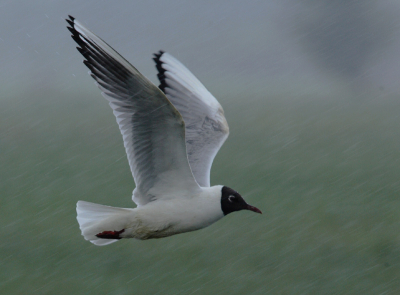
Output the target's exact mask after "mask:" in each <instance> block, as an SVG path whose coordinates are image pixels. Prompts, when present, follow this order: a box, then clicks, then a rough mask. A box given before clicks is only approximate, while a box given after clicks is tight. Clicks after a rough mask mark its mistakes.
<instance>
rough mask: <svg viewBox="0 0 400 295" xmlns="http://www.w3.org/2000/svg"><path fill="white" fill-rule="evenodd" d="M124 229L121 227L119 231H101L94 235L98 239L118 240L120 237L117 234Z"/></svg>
mask: <svg viewBox="0 0 400 295" xmlns="http://www.w3.org/2000/svg"><path fill="white" fill-rule="evenodd" d="M124 231H125V229H121V230H120V231H107V230H106V231H103V232H101V233H99V234H97V235H96V237H98V238H100V239H114V240H120V239H122V238H121V237H120V236H119V235H120V234H122V233H123V232H124Z"/></svg>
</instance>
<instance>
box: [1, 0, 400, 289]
mask: <svg viewBox="0 0 400 295" xmlns="http://www.w3.org/2000/svg"><path fill="white" fill-rule="evenodd" d="M339 2H341V1H339ZM367 2H368V1H367ZM367 2H365V3H367ZM10 3H11V2H7V1H3V2H1V1H0V4H2V5H3V8H4V9H3V10H2V12H1V13H2V14H3V16H4V18H3V20H2V22H3V24H2V26H3V28H6V25H8V29H7V30H4V31H3V35H0V38H1V40H0V41H1V42H2V43H0V45H1V46H2V49H3V52H4V54H5V55H4V56H3V59H2V60H1V63H2V65H3V71H2V73H1V74H0V76H1V77H2V81H3V84H2V85H3V87H2V90H1V98H0V196H1V201H0V204H1V206H0V224H1V234H2V236H3V238H2V239H1V240H0V261H1V264H2V267H1V268H0V294H92V293H96V294H399V292H400V239H399V232H400V198H399V191H400V149H399V147H400V128H399V126H400V100H399V93H400V91H399V89H398V80H396V79H398V78H400V74H398V73H399V72H398V70H397V69H395V68H396V62H395V61H396V58H398V57H399V55H398V53H396V52H397V51H395V50H394V49H395V48H398V47H396V46H397V45H398V43H399V42H398V39H397V38H396V37H397V36H398V28H399V27H398V26H396V25H395V24H394V23H391V22H390V21H388V22H387V23H384V24H382V23H383V20H382V19H384V18H383V17H382V16H381V14H382V11H384V9H388V7H385V6H384V5H383V6H382V7H384V9H383V8H382V7H381V8H382V9H381V10H376V9H375V8H376V7H375V8H374V7H372V8H371V7H370V8H369V10H368V9H367V8H368V7H367V8H365V9H366V10H365V11H367V12H368V13H369V15H370V16H371V19H368V20H370V21H372V20H373V17H375V16H376V15H377V14H378V16H379V17H378V16H377V19H378V20H382V21H378V22H377V23H379V24H381V26H382V30H381V31H378V32H375V31H373V30H372V31H367V33H370V34H372V36H374V34H380V32H382V31H384V32H387V31H390V32H391V33H390V34H389V33H387V36H390V37H388V38H387V39H385V41H382V40H379V42H381V43H380V44H381V45H382V44H383V45H385V46H386V47H385V48H386V49H385V50H383V49H382V48H383V47H384V46H383V45H382V46H375V45H374V46H373V48H371V49H370V50H371V52H372V53H371V52H370V53H368V54H366V55H365V56H366V57H365V58H364V59H362V60H361V61H359V64H353V65H351V67H349V69H347V70H346V69H345V68H346V67H345V65H346V64H348V62H346V60H345V61H343V58H341V57H342V55H341V54H342V53H343V52H344V51H343V50H344V49H340V48H339V49H338V50H337V51H336V53H335V50H334V49H332V51H331V53H332V54H333V55H334V56H336V58H337V59H336V60H337V64H340V63H342V65H343V66H342V67H339V66H338V67H337V68H336V67H331V66H330V65H331V61H330V60H329V59H327V58H324V57H323V54H322V53H323V52H322V51H323V50H322V49H315V50H317V52H318V53H319V55H315V56H314V57H315V58H310V56H311V57H312V56H313V55H312V54H310V55H307V54H304V55H303V53H302V52H303V51H301V50H299V51H296V50H295V49H293V46H289V47H290V48H285V45H288V44H289V43H290V42H292V41H288V40H289V39H286V38H283V37H280V36H281V34H280V33H282V34H284V32H282V31H280V29H278V28H277V27H274V24H271V23H270V22H269V21H268V20H264V18H263V13H262V12H264V11H265V14H267V15H268V16H271V17H272V19H273V20H274V18H273V16H272V15H273V14H278V15H280V16H286V17H289V16H290V15H291V16H293V18H295V19H296V17H298V16H308V17H309V18H310V19H311V16H316V15H319V16H320V17H323V16H324V14H323V13H321V11H323V10H322V8H323V7H324V5H325V6H327V8H326V9H328V10H329V9H332V7H329V4H327V2H326V3H325V1H322V2H321V3H323V4H321V6H319V7H318V9H319V10H318V11H316V8H315V7H310V4H309V2H308V1H301V2H300V3H301V5H303V6H300V7H299V6H298V5H297V4H294V2H291V1H286V2H282V3H283V4H277V3H278V2H276V1H270V2H268V1H267V2H266V3H267V4H260V3H258V4H257V5H258V6H257V5H254V7H253V6H251V5H249V6H247V5H246V6H243V4H240V2H239V1H234V4H232V6H229V5H228V4H229V3H230V2H221V3H225V5H226V7H225V6H224V5H222V4H212V3H206V4H202V5H200V4H199V6H201V7H202V9H201V10H199V9H198V7H197V6H196V7H194V8H193V7H191V6H190V5H188V4H183V2H179V1H172V2H171V3H172V4H171V5H166V4H161V2H160V1H152V2H149V3H147V2H140V3H139V4H140V5H139V4H138V5H139V6H140V7H133V8H132V4H131V3H130V2H129V1H128V2H125V3H124V4H123V5H122V4H119V6H118V5H116V4H112V3H105V2H100V4H96V3H97V2H94V1H83V2H78V1H71V2H70V3H68V5H67V4H66V3H64V2H60V3H59V4H55V3H50V2H49V3H48V2H45V1H43V2H40V1H39V2H38V3H39V4H37V5H35V6H34V7H31V8H32V9H28V8H29V4H28V2H26V4H27V5H28V7H23V8H17V7H16V6H15V7H14V5H13V4H10ZM121 3H122V2H121ZM349 3H356V1H349ZM368 3H369V4H368V5H370V3H371V2H368ZM381 3H387V2H385V1H382V2H381ZM341 4H342V5H344V6H346V5H345V4H344V2H341ZM74 5H75V6H74ZM218 5H219V6H218ZM280 5H281V6H280ZM299 5H300V4H299ZM354 5H356V4H354ZM216 6H217V7H216ZM346 7H347V10H344V11H349V9H350V8H351V7H353V6H350V8H349V6H346ZM396 7H398V6H396ZM127 8H129V9H127ZM299 8H302V9H299ZM389 8H390V7H389ZM7 9H8V12H9V13H6V12H7ZM110 9H111V12H112V13H111V12H110ZM374 9H375V10H374ZM24 10H26V12H25V14H24V13H22V12H21V11H24ZM126 10H129V12H130V13H132V14H134V15H135V16H137V17H140V15H142V18H141V19H140V20H137V19H135V18H129V14H128V13H127V12H126ZM153 10H155V12H154V14H153V15H152V11H153ZM391 10H392V11H395V12H398V10H395V9H394V8H393V7H391ZM4 11H6V12H4ZM15 11H18V12H21V13H20V14H14V15H13V17H11V16H10V15H12V14H11V12H15ZM29 11H30V12H31V13H30V14H29V13H28V12H29ZM107 11H108V12H109V13H108V14H107ZM260 11H261V12H260ZM293 11H300V12H301V13H299V14H296V13H294V12H293ZM331 11H332V10H331ZM350 11H351V10H350ZM74 12H75V14H74ZM167 12H168V13H167ZM68 13H70V14H73V15H74V16H76V17H79V14H81V18H82V21H83V22H84V23H85V19H86V20H88V21H89V22H90V24H91V26H89V28H91V29H93V30H94V31H95V32H96V33H97V34H99V35H100V36H101V37H104V39H106V41H108V42H109V43H111V45H112V46H114V44H115V43H116V44H115V46H114V47H115V48H116V49H117V50H119V49H120V48H121V49H122V50H119V51H120V52H121V53H123V54H126V55H127V56H126V57H127V58H128V59H129V60H131V61H132V63H133V64H134V65H136V66H138V68H139V70H141V71H142V69H143V72H144V73H145V74H146V75H148V76H149V77H150V78H151V80H152V81H154V82H156V79H155V73H156V71H155V69H154V68H153V64H152V62H151V60H150V54H151V53H152V52H155V51H157V50H158V49H160V48H162V49H164V50H169V48H167V47H168V46H165V47H164V45H162V43H165V44H169V46H170V47H172V49H173V50H171V53H172V54H173V55H175V56H176V57H177V58H178V59H181V60H182V61H183V62H184V63H185V64H187V65H188V67H189V68H190V69H191V70H192V71H193V72H194V74H196V75H197V76H198V77H199V78H200V79H201V80H202V81H203V82H204V84H205V85H206V87H208V88H209V90H210V91H211V92H212V93H213V94H214V95H215V96H216V97H217V98H218V100H219V101H220V103H221V104H222V106H223V107H224V110H225V114H226V117H227V120H228V122H229V125H230V130H231V134H230V137H229V138H228V140H227V142H226V143H225V145H224V146H223V147H222V149H221V151H220V153H219V154H218V155H217V157H216V159H215V161H214V165H213V169H212V175H211V183H212V184H224V185H227V186H230V187H232V188H234V189H236V190H238V191H239V192H240V193H241V194H242V195H243V196H244V197H245V198H246V200H247V201H248V202H249V203H250V204H252V205H255V206H257V207H258V208H260V209H261V210H262V211H263V215H258V214H252V213H250V212H239V213H235V214H232V215H229V216H227V217H225V218H223V219H222V220H221V221H219V222H217V223H215V224H213V225H212V226H210V227H208V228H206V229H203V230H200V231H196V232H192V233H187V234H182V235H177V236H173V237H169V238H165V239H160V240H149V241H136V240H122V241H119V242H118V243H115V244H112V245H109V246H105V247H96V246H94V245H92V244H90V243H89V242H87V241H85V240H84V239H83V237H82V236H81V235H80V231H79V228H78V224H77V222H76V213H75V204H76V202H77V201H78V200H86V201H91V202H96V203H100V204H107V205H111V206H118V207H132V206H134V205H133V203H132V201H131V192H132V190H133V188H134V182H133V179H132V177H131V174H130V171H129V166H128V163H127V159H126V155H125V151H124V148H123V143H122V138H121V135H120V133H119V130H118V127H117V124H116V123H115V118H114V116H113V114H112V112H111V110H110V108H109V106H108V104H107V102H106V101H105V100H104V99H103V98H102V97H101V95H100V94H99V91H98V89H96V87H95V86H94V85H93V84H92V80H91V79H90V77H88V75H87V74H86V72H87V70H86V68H85V67H84V66H83V65H82V64H81V60H82V58H81V57H80V55H79V53H78V52H76V50H75V49H74V47H75V44H74V42H73V41H72V39H70V37H69V35H70V34H69V32H68V31H67V30H66V29H65V24H64V21H63V19H62V18H64V17H65V16H66V15H67V14H68ZM197 13H199V15H198V14H197ZM279 13H280V14H279ZM354 13H355V15H356V16H358V14H357V12H354ZM368 13H367V15H368ZM6 14H7V15H6ZM288 14H289V16H288ZM338 14H339V15H340V13H339V12H338ZM182 15H184V16H185V17H183V16H182ZM362 15H363V17H366V16H365V15H366V14H362ZM389 15H390V14H389ZM46 16H47V17H46ZM194 16H196V17H197V18H196V19H195V20H191V17H194ZM201 16H208V18H206V19H205V20H204V19H202V18H201ZM24 17H25V18H24ZM39 17H43V19H48V20H50V21H49V22H46V21H45V20H39V21H37V19H35V18H39ZM176 17H182V18H181V22H179V23H176V24H175V26H169V25H168V22H165V23H164V21H166V19H167V20H170V21H171V22H172V23H173V21H174V19H176ZM128 18H129V21H130V22H132V23H136V22H137V24H138V26H139V28H136V29H137V30H136V29H135V27H134V26H132V27H129V29H124V28H125V27H124V26H126V27H128V26H127V25H126V23H124V22H126V19H128ZM344 19H345V20H346V17H344ZM356 19H357V18H356ZM386 19H389V20H390V18H389V17H387V18H386ZM115 20H118V21H115ZM119 20H121V21H120V22H119ZM318 20H319V19H317V20H316V21H318ZM9 21H10V22H12V21H14V22H15V23H16V24H19V26H18V25H15V26H13V27H12V28H10V27H9V25H10V24H9V23H7V22H9ZM35 21H37V22H36V23H35ZM360 21H361V24H363V21H365V20H363V19H361V20H360ZM30 22H32V23H35V24H37V25H34V26H32V25H30ZM153 22H155V23H156V24H157V25H154V26H151V24H152V23H153ZM237 22H239V23H237ZM193 23H195V24H194V25H193ZM343 23H345V24H348V23H346V21H341V19H340V18H337V19H333V20H331V22H330V26H328V27H327V28H326V30H327V32H331V33H332V31H333V33H334V32H335V30H339V29H338V26H335V24H340V25H342V24H343ZM366 23H368V22H366ZM85 24H87V23H85ZM230 24H237V26H236V27H234V28H232V29H229V30H228V29H227V27H228V25H230ZM258 24H264V25H263V26H262V28H261V29H260V28H259V26H258ZM275 24H276V23H275ZM87 25H89V24H87ZM163 25H165V26H164V27H163ZM350 25H351V24H350ZM358 25H359V24H358ZM358 25H354V27H356V28H359V27H358ZM96 26H97V29H96ZM102 26H103V27H102ZM114 26H115V27H114ZM344 26H345V25H344ZM339 27H340V26H339ZM377 27H379V26H377ZM101 28H106V29H107V31H105V32H103V33H102V29H101ZM180 28H182V31H185V32H186V33H185V34H187V35H182V36H181V35H179V29H180ZM288 28H291V29H292V30H293V31H295V32H293V34H295V35H296V34H300V33H298V32H297V31H296V30H295V29H297V28H296V27H295V26H294V25H293V24H291V25H290V26H289V27H288ZM385 28H389V29H388V30H386V31H385ZM163 29H165V32H163ZM219 29H220V30H219ZM330 29H331V30H330ZM367 29H368V28H367ZM304 30H306V31H307V30H309V27H307V26H305V28H304ZM138 31H139V33H138ZM283 31H285V30H283ZM339 31H340V30H339ZM115 32H118V33H117V34H116V33H115ZM285 32H286V33H287V31H285ZM310 32H311V33H310V34H314V33H315V32H314V31H312V30H310ZM312 32H314V33H312ZM344 32H347V30H346V29H344ZM167 33H169V34H167ZM194 33H197V35H196V34H194ZM200 33H201V34H200ZM261 33H262V36H263V39H262V40H261V41H260V36H261V35H260V34H261ZM333 33H332V34H333ZM26 34H28V35H29V36H30V37H27V36H26ZM35 34H36V36H34V35H35ZM107 34H108V35H109V38H106V37H107V36H104V35H107ZM153 34H154V35H153ZM163 34H164V36H162V35H163ZM174 34H175V35H174ZM199 34H200V36H199ZM380 35H382V34H380ZM160 36H161V37H160ZM184 36H186V37H187V38H188V39H186V37H185V38H184ZM222 36H224V37H226V38H225V39H223V40H222V41H221V40H220V39H221V38H220V37H222ZM298 36H300V35H298ZM318 36H320V35H319V33H318V34H317V33H315V35H314V37H313V38H317V39H318V40H319V38H318ZM360 36H364V37H365V35H363V34H360ZM364 37H360V38H364ZM19 38H20V39H19ZM110 38H111V40H109V39H110ZM170 38H172V39H174V38H175V39H176V40H178V41H179V42H176V40H172V41H171V40H170ZM191 38H192V39H191ZM274 38H276V39H274ZM280 38H281V39H280ZM194 40H197V43H196V42H195V41H194ZM199 40H200V41H199ZM272 40H274V41H276V42H278V43H275V45H269V44H270V43H271V41H272ZM313 40H314V39H313ZM388 40H389V41H390V40H391V41H390V42H389V41H388ZM358 41H360V40H358ZM168 42H170V43H168ZM218 42H223V43H224V44H225V47H221V46H218V44H220V43H218ZM288 42H289V43H288ZM385 42H386V43H385ZM338 43H340V42H336V41H335V44H336V45H338V46H339V47H340V44H338ZM350 43H352V44H355V42H350ZM361 43H362V42H361ZM119 44H120V45H119ZM121 44H122V45H121ZM160 44H161V45H160ZM210 44H211V46H210ZM277 44H278V45H277ZM290 44H291V43H290ZM310 44H312V42H311V43H310ZM362 44H364V45H363V46H366V45H365V44H366V43H362ZM264 45H265V47H264ZM269 46H276V47H277V48H275V47H273V48H271V47H269ZM354 46H356V45H354ZM360 46H361V45H360ZM363 46H361V47H363ZM132 47H134V48H132ZM231 47H232V48H231ZM18 48H20V49H18ZM149 48H150V49H149ZM321 48H323V47H321ZM376 48H379V49H376ZM13 49H14V50H13ZM227 49H229V50H231V51H229V50H228V51H226V50H227ZM285 50H286V51H285ZM35 51H37V52H38V53H35ZM279 51H282V52H283V53H282V54H283V55H281V56H280V55H279V54H278V55H275V53H277V52H279ZM43 52H44V53H43ZM285 52H286V53H285ZM288 52H289V53H288ZM296 52H297V53H296ZM307 52H312V50H311V51H307ZM180 53H181V54H180ZM30 54H32V55H30ZM35 54H37V56H36V55H35ZM238 54H240V56H238ZM285 54H287V55H285ZM321 54H322V57H321ZM335 54H336V55H335ZM352 54H353V55H351V54H349V56H346V58H347V61H353V60H355V59H356V57H355V56H358V55H360V54H361V53H359V52H355V53H352ZM263 55H265V56H266V58H265V59H260V57H261V56H263ZM289 55H290V59H289V61H288V60H287V59H288V58H289ZM352 57H353V58H352ZM367 57H368V58H367ZM316 60H320V61H319V62H316V64H318V66H315V65H311V64H313V63H314V62H315V61H316ZM321 61H324V62H321ZM334 61H335V60H334ZM374 62H375V64H374ZM397 65H398V62H397ZM351 69H352V70H354V72H352V71H351ZM396 81H397V82H396Z"/></svg>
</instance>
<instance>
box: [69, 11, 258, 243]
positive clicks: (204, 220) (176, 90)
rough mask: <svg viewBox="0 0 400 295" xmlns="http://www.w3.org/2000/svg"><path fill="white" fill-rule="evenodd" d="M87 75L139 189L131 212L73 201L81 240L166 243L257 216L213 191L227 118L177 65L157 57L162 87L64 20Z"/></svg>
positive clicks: (231, 194) (224, 190) (228, 192)
mask: <svg viewBox="0 0 400 295" xmlns="http://www.w3.org/2000/svg"><path fill="white" fill-rule="evenodd" d="M67 22H68V23H69V25H70V27H68V29H69V30H70V31H71V33H72V38H73V39H74V40H75V41H76V42H77V43H78V45H79V47H77V49H78V51H79V52H80V53H81V54H82V55H83V56H84V58H85V60H84V64H85V65H86V66H87V67H88V68H89V69H90V71H89V74H90V75H91V76H92V77H93V78H94V79H95V80H96V84H97V86H98V87H99V88H100V89H101V91H102V94H103V96H104V97H105V98H106V99H107V100H108V101H109V104H110V106H111V108H112V110H113V112H114V115H115V117H116V118H117V122H118V125H119V128H120V130H121V133H122V136H123V139H124V146H125V150H126V153H127V156H128V161H129V166H130V168H131V171H132V174H133V178H134V180H135V183H136V188H135V189H134V191H133V196H132V199H133V201H134V202H135V203H136V204H137V207H136V208H134V209H130V208H115V207H110V206H104V205H99V204H94V203H89V202H84V201H78V203H77V208H76V211H77V213H78V216H77V219H78V222H79V227H80V229H81V231H82V235H83V236H84V238H85V239H86V240H88V241H90V242H92V243H93V244H95V245H107V244H110V243H113V242H116V241H118V240H119V239H121V238H136V239H141V240H146V239H152V238H163V237H167V236H171V235H175V234H179V233H184V232H189V231H194V230H198V229H201V228H204V227H206V226H209V225H210V224H212V223H214V222H216V221H217V220H219V219H221V218H222V217H224V216H225V215H227V214H229V213H231V212H234V211H239V210H243V209H246V210H251V211H253V212H257V213H261V211H260V210H259V209H257V208H256V207H253V206H250V205H249V204H247V203H246V202H245V201H244V200H243V198H242V197H241V196H240V194H238V193H237V192H236V191H234V190H233V189H231V188H228V187H226V186H222V185H216V186H211V187H210V169H211V164H212V162H213V160H214V157H215V155H216V154H217V152H218V150H219V149H220V147H221V146H222V144H223V143H224V141H225V140H226V138H227V137H228V134H229V128H228V124H227V122H226V120H225V116H224V111H223V110H222V107H221V105H220V104H219V103H218V101H217V100H216V99H215V98H214V96H212V95H211V93H210V92H208V90H207V89H206V88H205V87H204V86H203V84H201V83H200V81H199V80H198V79H197V78H196V77H195V76H194V75H193V74H192V73H191V72H190V71H189V70H188V69H187V68H186V67H185V66H184V65H182V64H181V63H180V62H179V61H178V60H176V59H175V58H174V57H172V56H171V55H169V54H168V53H164V52H162V51H160V52H159V53H157V54H155V57H154V61H155V62H156V67H157V70H158V78H159V80H160V82H161V84H160V86H159V87H157V86H155V85H154V84H153V83H152V82H150V81H149V80H148V79H147V78H146V77H144V76H143V75H142V74H141V73H139V71H138V70H137V69H136V68H135V67H133V66H132V65H131V64H130V63H129V62H128V61H126V60H125V59H124V58H123V57H122V56H121V55H119V54H118V52H116V51H115V50H114V49H112V48H111V47H110V46H109V45H108V44H107V43H105V42H104V41H103V40H101V39H100V38H99V37H97V36H96V35H95V34H93V33H92V32H91V31H89V30H88V29H87V28H85V27H84V26H83V25H82V24H81V23H80V22H78V21H77V20H76V19H75V18H73V17H71V16H70V17H69V19H67Z"/></svg>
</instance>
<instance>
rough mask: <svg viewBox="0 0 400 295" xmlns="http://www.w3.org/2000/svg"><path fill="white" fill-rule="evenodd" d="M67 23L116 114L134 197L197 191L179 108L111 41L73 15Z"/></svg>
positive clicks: (142, 200)
mask: <svg viewBox="0 0 400 295" xmlns="http://www.w3.org/2000/svg"><path fill="white" fill-rule="evenodd" d="M67 22H68V23H69V25H70V27H68V29H69V30H70V31H71V33H72V38H73V39H74V40H75V41H76V42H77V43H78V45H79V47H77V49H78V51H79V52H80V53H81V54H82V55H83V56H84V57H85V60H84V64H85V65H86V66H87V67H88V68H89V69H90V72H89V74H90V75H91V76H92V77H93V78H94V79H95V80H96V82H97V85H98V87H99V88H100V89H101V90H102V94H103V96H104V97H105V98H106V99H107V100H108V101H109V104H110V106H111V108H112V109H113V112H114V115H115V117H116V118H117V122H118V125H119V128H120V130H121V133H122V136H123V139H124V146H125V150H126V153H127V155H128V160H129V165H130V168H131V171H132V174H133V178H134V179H135V183H136V189H135V192H134V198H133V200H134V202H135V203H136V204H138V205H139V206H141V205H145V204H146V203H148V202H150V201H153V200H157V199H159V198H163V199H167V198H176V197H185V196H193V195H194V194H193V192H195V191H197V190H200V188H199V186H198V184H197V183H196V181H195V179H194V177H193V174H192V172H191V170H190V166H189V163H188V158H187V154H186V146H185V123H184V121H183V119H182V116H181V115H180V113H179V112H178V111H177V110H176V108H175V107H174V106H173V105H172V104H171V102H170V101H169V100H168V99H167V98H166V97H165V95H164V93H163V92H162V91H161V90H160V89H159V88H158V87H157V86H155V85H154V84H153V83H151V82H150V81H149V80H148V79H147V78H146V77H144V76H143V75H142V74H141V73H139V71H138V70H137V69H136V68H135V67H133V66H132V65H131V64H130V63H129V62H128V61H126V60H125V59H124V58H123V57H122V56H121V55H119V54H118V53H117V52H116V51H115V50H114V49H112V48H111V47H110V46H109V45H108V44H107V43H105V42H104V41H103V40H101V39H100V38H99V37H97V36H96V35H95V34H93V33H92V32H91V31H89V30H88V29H87V28H85V27H84V26H83V25H82V24H81V23H79V22H78V21H77V20H75V19H74V18H73V17H70V19H69V20H67ZM176 192H181V194H182V195H181V196H179V195H177V194H176Z"/></svg>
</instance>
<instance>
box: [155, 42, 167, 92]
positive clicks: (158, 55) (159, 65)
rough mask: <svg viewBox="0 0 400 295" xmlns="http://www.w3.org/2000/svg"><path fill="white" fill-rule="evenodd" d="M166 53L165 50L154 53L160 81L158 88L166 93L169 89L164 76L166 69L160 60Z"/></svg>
mask: <svg viewBox="0 0 400 295" xmlns="http://www.w3.org/2000/svg"><path fill="white" fill-rule="evenodd" d="M164 53H165V52H164V51H163V50H159V51H158V52H157V53H154V57H153V60H154V61H155V63H156V69H157V71H158V74H157V77H158V80H159V81H160V85H159V86H158V88H160V89H161V91H162V92H164V93H165V88H166V87H168V84H167V82H166V81H165V75H164V73H165V69H164V68H163V67H162V64H163V62H162V61H161V60H160V59H161V56H162V55H163V54H164Z"/></svg>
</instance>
